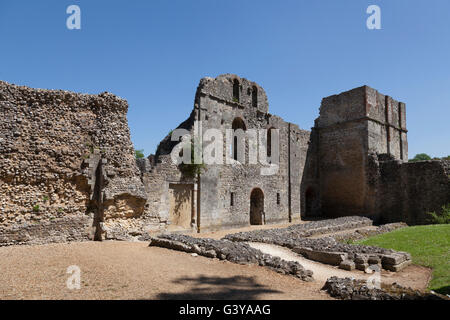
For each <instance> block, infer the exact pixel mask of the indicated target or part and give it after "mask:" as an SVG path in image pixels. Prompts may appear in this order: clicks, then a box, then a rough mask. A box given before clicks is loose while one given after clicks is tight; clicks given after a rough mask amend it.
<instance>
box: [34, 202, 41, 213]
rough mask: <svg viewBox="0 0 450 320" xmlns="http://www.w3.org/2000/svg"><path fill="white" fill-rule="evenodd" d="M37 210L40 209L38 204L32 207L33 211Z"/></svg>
mask: <svg viewBox="0 0 450 320" xmlns="http://www.w3.org/2000/svg"><path fill="white" fill-rule="evenodd" d="M39 210H41V209H40V207H39V205H38V204H37V205H35V206H34V207H33V211H34V212H39Z"/></svg>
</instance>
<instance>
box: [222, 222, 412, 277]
mask: <svg viewBox="0 0 450 320" xmlns="http://www.w3.org/2000/svg"><path fill="white" fill-rule="evenodd" d="M367 220H368V221H369V222H370V224H371V223H372V221H371V220H370V219H367V218H363V217H343V218H338V219H330V220H322V221H317V222H311V223H306V224H301V225H293V226H290V227H288V228H284V229H268V230H255V231H249V232H241V233H236V234H229V235H227V236H225V238H224V239H227V240H231V241H236V242H263V243H270V244H275V245H279V246H283V247H287V248H290V249H291V250H292V251H294V252H296V253H299V254H301V255H303V256H304V257H306V258H307V259H310V260H314V261H318V262H322V263H326V264H331V265H336V266H339V267H340V268H342V269H345V270H353V269H355V268H356V269H359V270H363V271H365V270H367V268H369V267H371V266H376V267H378V268H384V269H386V270H390V271H399V270H401V269H403V268H404V267H406V266H408V265H409V264H410V263H411V255H410V254H409V253H407V252H398V251H394V250H391V249H383V248H379V247H374V246H365V245H353V244H346V243H341V242H338V241H336V239H334V238H333V237H322V238H316V239H312V238H305V235H316V234H317V232H323V233H326V232H325V230H329V231H328V233H329V232H333V231H336V230H338V231H341V230H346V229H353V228H358V227H360V226H362V225H365V226H367V224H368V221H367ZM326 226H328V227H326ZM330 230H332V231H330ZM372 268H373V267H372Z"/></svg>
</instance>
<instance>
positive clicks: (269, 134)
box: [266, 127, 275, 163]
mask: <svg viewBox="0 0 450 320" xmlns="http://www.w3.org/2000/svg"><path fill="white" fill-rule="evenodd" d="M272 130H275V128H274V127H271V128H269V130H267V145H266V147H267V162H269V163H272V162H273V161H272Z"/></svg>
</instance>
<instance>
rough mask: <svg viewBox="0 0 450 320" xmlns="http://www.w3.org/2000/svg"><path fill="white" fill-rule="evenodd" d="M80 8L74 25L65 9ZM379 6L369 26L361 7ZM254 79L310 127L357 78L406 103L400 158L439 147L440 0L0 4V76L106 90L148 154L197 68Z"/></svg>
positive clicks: (443, 37) (189, 95) (176, 119)
mask: <svg viewBox="0 0 450 320" xmlns="http://www.w3.org/2000/svg"><path fill="white" fill-rule="evenodd" d="M71 4H77V5H79V6H80V8H81V30H68V29H67V28H66V19H67V17H68V16H69V15H68V14H66V8H67V7H68V6H69V5H71ZM370 4H376V5H379V6H380V7H381V24H382V29H381V30H368V29H367V28H366V19H367V17H368V14H366V8H367V7H368V6H369V5H370ZM222 73H236V74H238V75H240V76H242V77H245V78H248V79H250V80H252V81H256V82H258V83H259V84H260V85H261V86H263V87H264V88H265V90H266V92H267V94H268V98H269V104H270V106H269V108H270V112H271V113H273V114H277V115H280V116H282V117H283V118H284V119H285V120H287V121H291V122H294V123H297V124H299V125H300V127H301V128H304V129H308V130H309V129H310V128H311V127H312V126H313V122H314V119H315V118H316V117H317V116H318V107H319V105H320V101H321V99H322V97H326V96H328V95H332V94H335V93H339V92H342V91H346V90H349V89H351V88H354V87H358V86H361V85H364V84H366V85H369V86H372V87H374V88H376V89H378V90H379V91H380V92H382V93H384V94H388V95H390V96H392V97H394V98H395V99H397V100H401V101H403V102H405V103H406V105H407V124H408V129H409V133H408V140H409V156H410V158H411V157H413V156H414V155H415V154H416V153H421V152H425V153H428V154H430V155H431V156H446V155H449V154H450V130H449V125H450V123H449V119H450V1H448V0H432V1H407V0H389V1H378V0H371V1H365V0H355V1H336V0H330V1H312V0H310V1H300V0H292V1H287V0H281V1H275V0H271V1H264V0H239V1H238V0H226V1H225V0H221V1H219V0H177V1H172V0H158V1H156V0H149V1H138V0H135V1H133V0H129V1H100V0H95V1H92V0H89V1H88V0H86V1H75V0H72V1H65V0H54V1H48V0H40V1H22V0H14V1H6V0H2V1H1V2H0V79H1V80H5V81H8V82H11V83H15V84H20V85H27V86H31V87H37V88H49V89H65V90H72V91H77V92H86V93H100V92H103V91H109V92H112V93H115V94H117V95H118V96H120V97H123V98H125V99H127V100H128V102H129V105H130V107H129V112H128V120H129V125H130V129H131V137H132V140H133V142H134V144H135V147H136V148H137V149H144V150H145V154H146V155H148V154H149V153H153V152H154V150H155V148H156V146H157V144H158V143H159V141H160V140H161V139H162V138H163V137H164V136H165V135H166V134H167V133H168V132H169V131H170V130H171V129H173V128H174V127H176V126H177V125H178V124H179V123H180V122H182V121H183V120H184V119H185V118H187V116H188V115H189V113H190V111H191V109H192V107H193V101H194V94H195V89H196V87H197V85H198V81H199V80H200V78H202V77H204V76H210V77H216V76H217V75H219V74H222Z"/></svg>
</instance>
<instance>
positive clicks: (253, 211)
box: [250, 188, 265, 225]
mask: <svg viewBox="0 0 450 320" xmlns="http://www.w3.org/2000/svg"><path fill="white" fill-rule="evenodd" d="M264 220H265V214H264V192H263V191H262V190H261V189H260V188H254V189H253V190H252V192H251V194H250V224H251V225H261V224H264Z"/></svg>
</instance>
